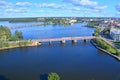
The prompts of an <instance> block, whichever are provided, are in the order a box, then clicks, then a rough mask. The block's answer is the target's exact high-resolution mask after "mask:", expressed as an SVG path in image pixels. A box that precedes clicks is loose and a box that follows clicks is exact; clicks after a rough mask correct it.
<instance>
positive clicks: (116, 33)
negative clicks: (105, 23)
mask: <svg viewBox="0 0 120 80" xmlns="http://www.w3.org/2000/svg"><path fill="white" fill-rule="evenodd" d="M110 36H111V38H112V39H113V40H114V41H115V42H120V29H119V28H118V27H111V30H110Z"/></svg>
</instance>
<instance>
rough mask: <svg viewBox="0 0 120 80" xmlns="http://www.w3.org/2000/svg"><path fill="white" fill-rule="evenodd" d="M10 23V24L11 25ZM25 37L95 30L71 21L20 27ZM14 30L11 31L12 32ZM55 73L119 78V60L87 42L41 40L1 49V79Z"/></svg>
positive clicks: (65, 78) (73, 79) (68, 78)
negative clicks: (46, 41)
mask: <svg viewBox="0 0 120 80" xmlns="http://www.w3.org/2000/svg"><path fill="white" fill-rule="evenodd" d="M11 25H12V24H11ZM19 30H20V31H22V32H23V36H24V38H30V39H39V38H49V37H69V36H89V35H92V33H93V31H94V29H92V28H87V27H82V24H74V25H72V26H68V27H61V26H59V25H57V26H52V25H48V26H46V27H43V26H41V27H29V28H21V29H19ZM14 31H15V30H12V33H14ZM51 72H56V73H58V74H59V76H60V77H61V80H120V61H117V60H116V59H114V58H113V57H111V56H109V55H107V54H106V53H104V52H101V51H99V50H97V49H96V48H95V47H94V46H93V45H92V44H91V43H90V42H89V41H88V42H87V43H84V42H83V41H78V43H77V44H72V43H71V41H67V43H66V44H65V45H61V44H60V42H52V44H51V45H49V44H48V43H44V44H43V45H42V46H38V47H26V48H15V49H9V50H2V51H0V79H3V78H4V79H9V80H41V75H44V74H48V73H51Z"/></svg>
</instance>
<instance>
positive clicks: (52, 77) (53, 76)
mask: <svg viewBox="0 0 120 80" xmlns="http://www.w3.org/2000/svg"><path fill="white" fill-rule="evenodd" d="M48 80H60V77H59V75H58V74H57V73H50V74H49V75H48Z"/></svg>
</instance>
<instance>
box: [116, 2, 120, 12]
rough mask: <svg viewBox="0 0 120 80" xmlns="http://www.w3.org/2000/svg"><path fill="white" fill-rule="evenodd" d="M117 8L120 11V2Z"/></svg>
mask: <svg viewBox="0 0 120 80" xmlns="http://www.w3.org/2000/svg"><path fill="white" fill-rule="evenodd" d="M115 8H116V10H117V11H119V12H120V3H119V4H117V5H116V6H115Z"/></svg>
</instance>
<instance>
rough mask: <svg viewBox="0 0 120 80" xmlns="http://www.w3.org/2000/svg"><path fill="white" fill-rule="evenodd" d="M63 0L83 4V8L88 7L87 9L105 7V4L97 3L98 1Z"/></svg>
mask: <svg viewBox="0 0 120 80" xmlns="http://www.w3.org/2000/svg"><path fill="white" fill-rule="evenodd" d="M63 1H64V2H68V3H70V4H73V5H75V6H83V7H85V8H89V9H99V10H104V9H106V8H107V6H102V5H99V3H98V2H96V1H91V0H63Z"/></svg>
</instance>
